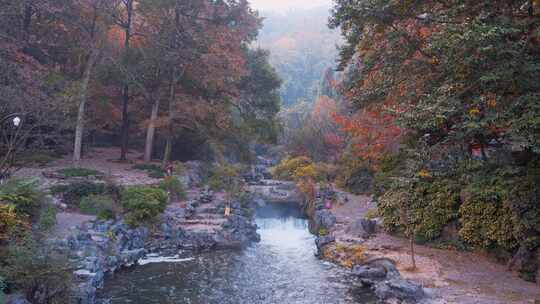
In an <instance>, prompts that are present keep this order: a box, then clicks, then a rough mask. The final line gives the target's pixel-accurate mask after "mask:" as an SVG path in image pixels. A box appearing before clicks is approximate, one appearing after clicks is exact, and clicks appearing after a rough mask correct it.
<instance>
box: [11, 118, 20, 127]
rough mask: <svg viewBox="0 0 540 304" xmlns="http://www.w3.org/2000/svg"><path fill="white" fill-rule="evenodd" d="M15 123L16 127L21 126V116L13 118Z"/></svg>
mask: <svg viewBox="0 0 540 304" xmlns="http://www.w3.org/2000/svg"><path fill="white" fill-rule="evenodd" d="M13 125H14V126H15V127H18V126H20V125H21V118H20V117H18V116H17V117H15V118H13Z"/></svg>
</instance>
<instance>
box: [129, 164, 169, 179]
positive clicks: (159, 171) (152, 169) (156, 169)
mask: <svg viewBox="0 0 540 304" xmlns="http://www.w3.org/2000/svg"><path fill="white" fill-rule="evenodd" d="M132 168H133V169H135V170H142V171H146V172H147V173H148V176H149V177H151V178H163V177H165V170H163V168H162V167H161V166H158V165H154V164H138V165H135V166H133V167H132Z"/></svg>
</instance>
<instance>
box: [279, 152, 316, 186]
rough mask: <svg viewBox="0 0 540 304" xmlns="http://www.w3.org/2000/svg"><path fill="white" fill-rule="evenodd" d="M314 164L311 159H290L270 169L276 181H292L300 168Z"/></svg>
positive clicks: (301, 157) (303, 157) (302, 157)
mask: <svg viewBox="0 0 540 304" xmlns="http://www.w3.org/2000/svg"><path fill="white" fill-rule="evenodd" d="M312 164H313V161H312V160H311V159H309V157H305V156H300V157H288V158H285V159H283V160H282V161H281V162H280V163H279V164H278V165H277V166H275V167H272V168H271V169H270V171H271V173H272V175H273V176H274V178H275V179H279V180H288V181H292V180H294V178H295V173H296V171H297V170H298V169H299V168H302V167H308V166H310V165H312Z"/></svg>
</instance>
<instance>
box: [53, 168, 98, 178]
mask: <svg viewBox="0 0 540 304" xmlns="http://www.w3.org/2000/svg"><path fill="white" fill-rule="evenodd" d="M56 172H57V173H59V174H62V175H64V176H65V177H88V176H103V175H104V174H103V172H100V171H97V170H93V169H86V168H65V169H60V170H58V171H56Z"/></svg>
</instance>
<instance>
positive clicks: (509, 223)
mask: <svg viewBox="0 0 540 304" xmlns="http://www.w3.org/2000/svg"><path fill="white" fill-rule="evenodd" d="M508 190H509V187H508V185H507V183H506V182H505V181H503V180H502V179H501V178H500V176H497V175H494V176H492V177H488V178H480V179H477V180H475V181H474V182H472V183H471V184H470V185H469V186H467V187H466V188H465V189H464V191H463V195H462V196H463V204H462V205H461V208H460V209H459V214H460V223H461V229H460V230H459V235H460V236H461V237H462V238H463V239H464V240H465V241H467V242H469V243H470V244H472V245H474V246H477V247H481V248H494V247H501V248H504V249H507V250H511V249H514V248H516V247H517V245H518V238H519V236H518V235H516V233H517V232H518V231H517V230H518V229H516V228H517V224H518V223H517V222H516V220H517V218H515V217H514V215H513V212H512V209H511V207H510V202H509V198H510V197H509V191H508Z"/></svg>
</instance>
